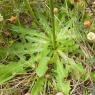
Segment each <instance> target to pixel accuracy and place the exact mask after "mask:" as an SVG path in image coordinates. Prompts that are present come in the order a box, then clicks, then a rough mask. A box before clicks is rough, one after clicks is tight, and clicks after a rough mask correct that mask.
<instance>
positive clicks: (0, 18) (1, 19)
mask: <svg viewBox="0 0 95 95" xmlns="http://www.w3.org/2000/svg"><path fill="white" fill-rule="evenodd" d="M3 20H4V18H3V16H2V15H1V14H0V22H2V21H3Z"/></svg>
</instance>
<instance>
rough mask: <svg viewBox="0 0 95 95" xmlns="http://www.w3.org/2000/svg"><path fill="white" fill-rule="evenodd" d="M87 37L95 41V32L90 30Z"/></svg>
mask: <svg viewBox="0 0 95 95" xmlns="http://www.w3.org/2000/svg"><path fill="white" fill-rule="evenodd" d="M87 39H88V40H89V41H93V42H95V33H93V32H89V33H88V34H87Z"/></svg>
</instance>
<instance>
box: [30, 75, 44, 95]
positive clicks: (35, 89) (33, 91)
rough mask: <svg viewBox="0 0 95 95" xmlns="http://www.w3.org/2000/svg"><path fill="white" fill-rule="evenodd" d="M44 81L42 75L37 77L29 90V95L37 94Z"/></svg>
mask: <svg viewBox="0 0 95 95" xmlns="http://www.w3.org/2000/svg"><path fill="white" fill-rule="evenodd" d="M44 82H45V79H44V77H41V78H39V79H38V80H37V82H36V83H35V85H34V86H33V88H32V90H31V95H39V93H40V92H41V91H42V89H43V85H44Z"/></svg>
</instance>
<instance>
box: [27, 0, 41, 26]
mask: <svg viewBox="0 0 95 95" xmlns="http://www.w3.org/2000/svg"><path fill="white" fill-rule="evenodd" d="M26 3H27V8H28V9H29V11H30V13H31V16H32V17H33V18H34V20H35V23H36V24H37V25H39V22H38V21H37V17H36V15H35V13H34V11H33V9H32V7H31V6H30V3H29V0H26Z"/></svg>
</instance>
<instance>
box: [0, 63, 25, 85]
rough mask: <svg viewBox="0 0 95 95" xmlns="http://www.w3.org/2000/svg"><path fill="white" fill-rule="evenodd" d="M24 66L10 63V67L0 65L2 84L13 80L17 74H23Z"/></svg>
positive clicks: (0, 81) (0, 80)
mask: <svg viewBox="0 0 95 95" xmlns="http://www.w3.org/2000/svg"><path fill="white" fill-rule="evenodd" d="M23 71H24V69H23V64H19V63H10V64H8V65H3V64H1V65H0V84H1V83H3V82H6V81H8V80H9V79H11V78H13V77H14V76H15V75H16V74H17V73H20V72H23Z"/></svg>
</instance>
